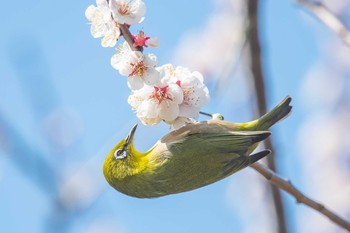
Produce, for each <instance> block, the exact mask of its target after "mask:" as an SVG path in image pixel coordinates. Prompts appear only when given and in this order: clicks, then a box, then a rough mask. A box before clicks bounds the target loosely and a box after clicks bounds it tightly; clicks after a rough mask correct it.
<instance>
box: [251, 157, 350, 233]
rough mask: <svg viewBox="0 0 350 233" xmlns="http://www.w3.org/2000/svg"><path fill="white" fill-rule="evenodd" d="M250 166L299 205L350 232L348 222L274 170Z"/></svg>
mask: <svg viewBox="0 0 350 233" xmlns="http://www.w3.org/2000/svg"><path fill="white" fill-rule="evenodd" d="M250 166H251V167H252V168H254V169H255V170H256V171H257V172H259V173H260V174H261V175H263V176H264V177H265V178H266V179H267V180H268V181H270V182H271V183H272V184H273V185H275V186H276V187H278V188H280V189H283V190H284V191H286V192H287V193H289V194H290V195H292V196H293V197H295V200H296V201H297V203H303V204H305V205H307V206H309V207H310V208H312V209H314V210H316V211H318V212H319V213H321V214H323V215H324V216H326V217H328V218H329V219H330V220H331V221H332V222H334V223H335V224H337V225H338V226H340V227H342V228H344V229H346V230H348V231H349V232H350V223H349V222H347V221H346V220H345V219H343V218H341V217H340V216H338V215H337V214H335V213H334V212H332V211H331V210H329V209H327V208H326V207H325V206H324V205H322V204H320V203H319V202H316V201H314V200H312V199H311V198H309V197H307V196H305V195H304V194H303V193H302V192H300V191H299V190H298V189H297V188H296V187H295V186H293V185H292V183H291V182H290V181H289V180H285V179H283V178H281V177H280V176H279V175H277V174H276V173H275V172H273V171H272V170H270V169H269V168H267V167H266V166H264V165H263V164H261V163H258V162H257V163H254V164H252V165H250Z"/></svg>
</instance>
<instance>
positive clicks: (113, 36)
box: [85, 0, 120, 47]
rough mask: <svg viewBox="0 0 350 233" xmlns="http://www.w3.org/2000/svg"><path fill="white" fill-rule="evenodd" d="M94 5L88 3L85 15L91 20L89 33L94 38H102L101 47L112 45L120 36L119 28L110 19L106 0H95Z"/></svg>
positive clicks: (110, 15) (110, 13) (110, 14)
mask: <svg viewBox="0 0 350 233" xmlns="http://www.w3.org/2000/svg"><path fill="white" fill-rule="evenodd" d="M96 5H97V6H94V5H90V6H89V7H88V8H87V9H86V11H85V16H86V18H87V20H88V21H89V22H91V29H90V31H91V35H92V36H93V37H94V38H100V37H103V38H102V41H101V45H102V46H103V47H113V46H115V44H116V43H117V40H118V38H119V36H120V30H119V28H118V27H117V25H116V24H115V22H114V21H113V19H112V12H111V10H110V9H109V6H108V4H107V1H106V0H96Z"/></svg>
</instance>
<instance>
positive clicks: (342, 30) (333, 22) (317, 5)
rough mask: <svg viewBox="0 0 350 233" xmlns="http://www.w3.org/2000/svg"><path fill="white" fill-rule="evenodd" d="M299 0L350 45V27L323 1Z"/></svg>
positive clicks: (298, 0)
mask: <svg viewBox="0 0 350 233" xmlns="http://www.w3.org/2000/svg"><path fill="white" fill-rule="evenodd" d="M297 2H298V3H299V4H300V5H302V6H304V7H305V8H306V9H308V10H309V11H310V13H312V14H313V15H314V16H315V17H317V18H318V19H319V20H320V21H321V22H322V23H324V24H325V25H326V26H327V27H329V28H330V29H331V30H332V31H334V32H335V33H336V34H337V35H338V36H339V37H340V38H341V39H342V40H343V41H344V43H345V44H347V45H348V46H350V32H349V29H347V28H346V26H345V25H344V24H343V23H342V22H341V21H340V20H339V19H338V17H337V16H336V15H335V14H333V13H332V12H331V11H330V10H329V9H328V8H327V7H326V6H325V5H323V4H322V3H321V2H311V1H308V0H297Z"/></svg>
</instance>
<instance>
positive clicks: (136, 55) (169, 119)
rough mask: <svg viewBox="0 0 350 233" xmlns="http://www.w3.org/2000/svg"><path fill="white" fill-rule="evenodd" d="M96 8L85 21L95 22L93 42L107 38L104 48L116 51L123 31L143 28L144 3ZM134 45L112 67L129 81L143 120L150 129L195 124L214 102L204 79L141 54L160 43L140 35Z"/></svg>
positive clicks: (102, 2) (114, 2) (102, 1)
mask: <svg viewBox="0 0 350 233" xmlns="http://www.w3.org/2000/svg"><path fill="white" fill-rule="evenodd" d="M96 5H97V6H94V5H91V6H89V7H88V8H87V10H86V12H85V15H86V18H87V19H88V20H89V21H90V22H91V34H92V36H93V37H95V38H100V37H102V42H101V44H102V46H103V47H114V46H115V45H116V43H117V40H118V39H119V37H120V35H121V34H122V33H121V30H120V26H121V25H125V26H127V28H129V27H130V26H131V25H134V24H137V23H140V22H142V21H143V19H144V14H145V12H146V6H145V4H144V2H143V1H142V0H131V1H128V0H109V1H107V0H96ZM132 40H133V43H130V42H129V43H128V42H126V41H125V42H124V43H122V44H121V45H120V46H119V47H118V49H117V53H116V54H114V55H113V56H112V58H111V65H112V67H113V68H115V69H116V70H118V72H119V73H120V75H122V76H125V77H126V78H127V83H128V86H129V88H130V89H131V95H130V96H129V98H128V103H129V104H130V105H131V107H132V109H133V110H135V112H136V115H137V117H138V118H139V119H140V120H141V121H142V123H143V124H145V125H155V124H158V123H159V122H161V121H164V122H165V123H167V124H170V125H171V126H172V128H174V129H176V128H179V127H181V126H183V125H184V124H186V123H190V122H195V121H196V120H197V119H198V115H199V112H200V108H201V107H202V106H204V105H205V104H207V103H208V101H209V91H208V88H207V87H206V86H205V84H204V83H203V76H202V75H201V74H200V73H199V72H197V71H195V72H191V71H190V70H189V69H187V68H185V67H181V66H179V67H173V66H172V65H171V64H166V65H162V66H157V57H156V55H154V54H151V53H148V54H145V53H142V52H141V51H142V49H137V48H144V47H148V46H150V47H156V46H158V44H159V41H158V39H157V38H151V37H149V36H146V35H145V33H144V32H143V31H140V32H139V33H138V34H137V35H132Z"/></svg>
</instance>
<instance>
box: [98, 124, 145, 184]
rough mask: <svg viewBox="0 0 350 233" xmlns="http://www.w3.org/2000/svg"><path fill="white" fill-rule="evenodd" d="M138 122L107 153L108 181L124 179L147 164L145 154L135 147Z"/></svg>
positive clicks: (105, 173) (105, 166) (104, 171)
mask: <svg viewBox="0 0 350 233" xmlns="http://www.w3.org/2000/svg"><path fill="white" fill-rule="evenodd" d="M136 128H137V124H136V125H134V127H132V129H131V130H130V132H129V134H128V136H127V137H126V138H125V139H122V140H121V141H120V142H119V143H118V144H117V145H116V146H115V147H114V148H113V149H112V150H111V151H110V152H109V154H108V155H107V157H106V159H105V162H104V165H103V173H104V175H105V177H106V179H107V181H108V182H110V181H111V179H115V178H116V179H123V178H125V177H128V176H132V175H135V174H137V173H139V172H140V171H142V170H143V169H144V168H145V167H146V166H147V161H146V158H145V156H144V154H142V153H140V152H138V151H136V150H135V148H134V143H133V140H134V134H135V131H136Z"/></svg>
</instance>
